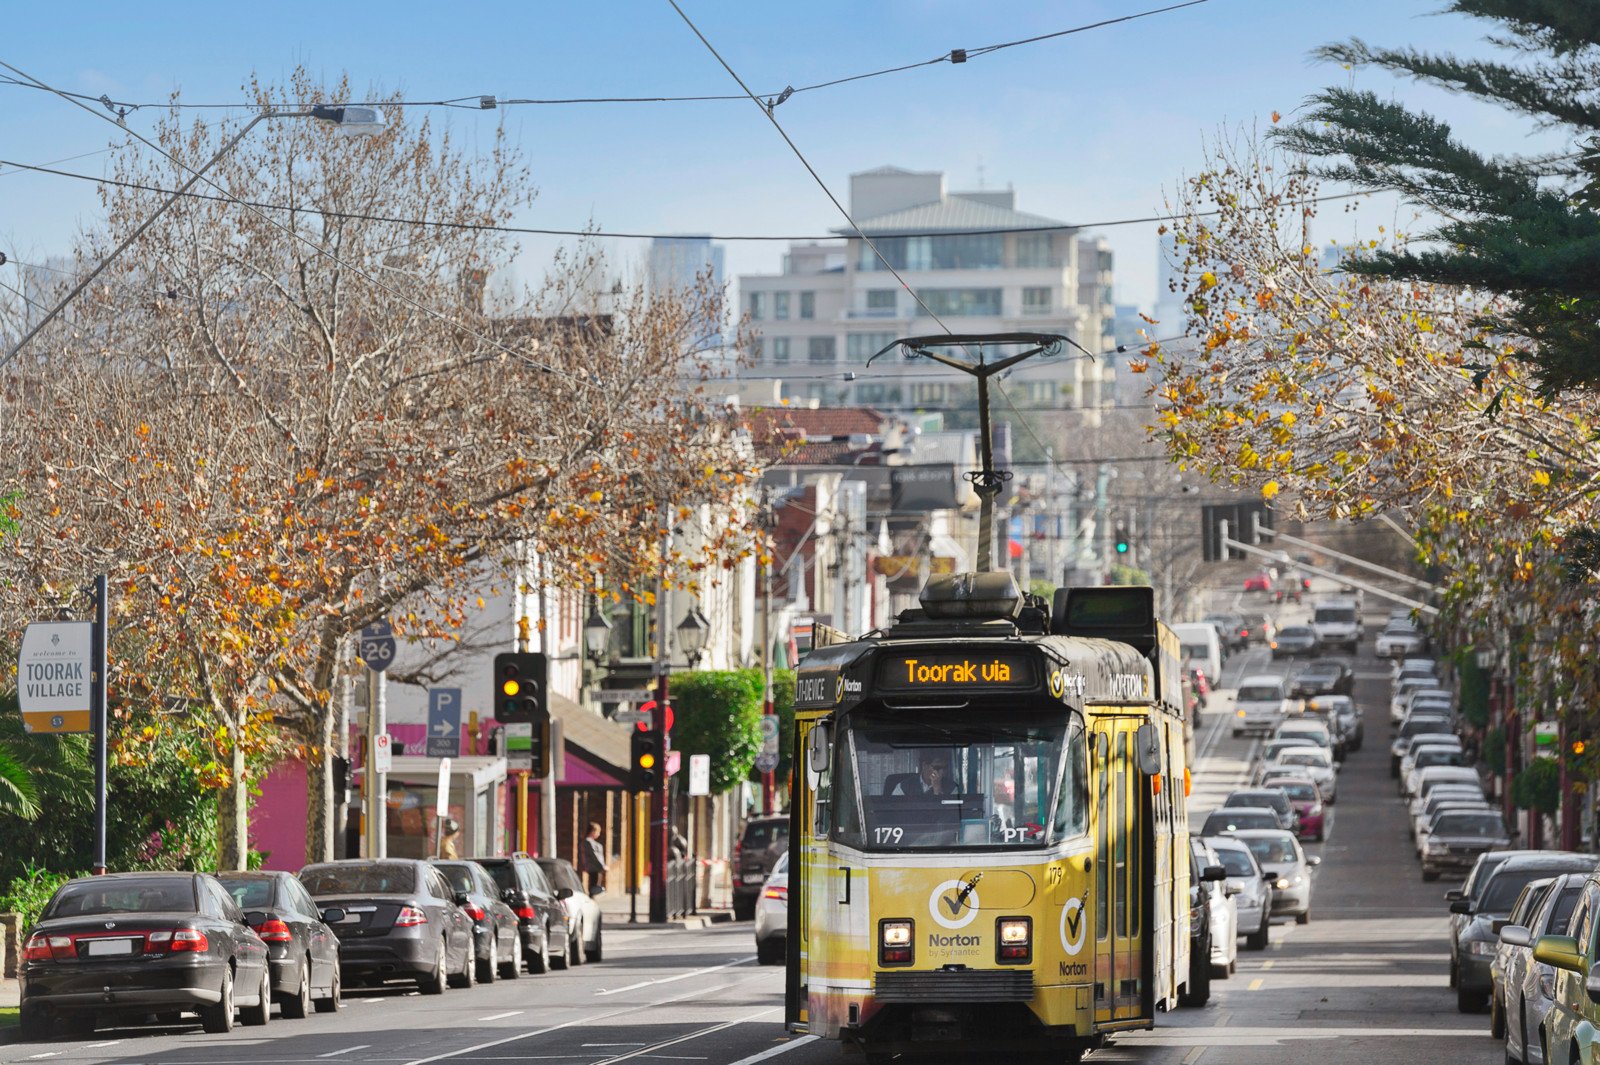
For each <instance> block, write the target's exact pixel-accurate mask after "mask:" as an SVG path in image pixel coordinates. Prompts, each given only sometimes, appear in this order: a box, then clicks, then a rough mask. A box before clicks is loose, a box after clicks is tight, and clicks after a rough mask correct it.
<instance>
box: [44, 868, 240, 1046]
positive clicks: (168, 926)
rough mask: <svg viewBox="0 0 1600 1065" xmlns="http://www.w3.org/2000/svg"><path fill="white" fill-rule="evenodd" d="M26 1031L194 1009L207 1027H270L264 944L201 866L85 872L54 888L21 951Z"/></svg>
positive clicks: (86, 1026) (83, 1026) (93, 1025)
mask: <svg viewBox="0 0 1600 1065" xmlns="http://www.w3.org/2000/svg"><path fill="white" fill-rule="evenodd" d="M17 975H18V977H19V978H20V980H21V990H22V1011H21V1022H22V1035H23V1037H24V1038H28V1039H37V1038H43V1037H45V1036H46V1035H48V1034H49V1031H50V1029H51V1027H52V1026H53V1025H54V1024H56V1023H61V1024H64V1025H66V1026H69V1027H78V1028H81V1029H85V1030H89V1031H92V1030H93V1029H94V1028H96V1027H99V1026H101V1025H107V1024H111V1023H114V1022H115V1021H116V1020H117V1019H118V1018H119V1017H123V1016H143V1015H145V1014H150V1013H168V1012H179V1013H181V1012H185V1011H188V1012H194V1013H198V1014H199V1015H200V1021H201V1023H202V1024H203V1025H204V1026H205V1030H206V1031H208V1032H226V1031H229V1030H231V1029H232V1028H233V1019H234V1011H235V1008H236V1007H240V1006H242V1007H243V1010H242V1019H243V1021H244V1023H245V1024H257V1025H259V1024H266V1023H267V1019H268V1016H269V1014H270V1013H271V1011H272V989H271V977H270V975H269V970H268V966H267V946H266V944H265V943H263V942H261V939H260V937H258V936H257V935H256V934H255V932H253V931H252V930H251V929H250V926H249V925H247V924H246V923H245V920H244V914H243V913H242V912H241V911H240V910H239V908H238V906H236V905H235V904H234V901H233V898H232V897H231V896H230V895H229V894H228V893H227V892H226V891H225V890H223V888H222V885H221V884H219V883H217V881H216V878H214V877H211V876H208V875H206V874H204V873H118V874H114V875H111V876H90V877H79V878H78V879H76V880H69V881H67V882H66V883H65V884H63V885H61V887H60V888H58V889H57V890H56V893H55V894H54V895H52V896H51V897H50V901H49V902H48V903H46V904H45V907H44V910H43V911H42V912H41V913H40V914H39V922H38V923H37V924H36V925H34V926H33V932H32V934H31V935H29V936H28V939H27V942H26V944H25V945H24V946H23V948H22V965H21V967H20V969H19V970H18V973H17Z"/></svg>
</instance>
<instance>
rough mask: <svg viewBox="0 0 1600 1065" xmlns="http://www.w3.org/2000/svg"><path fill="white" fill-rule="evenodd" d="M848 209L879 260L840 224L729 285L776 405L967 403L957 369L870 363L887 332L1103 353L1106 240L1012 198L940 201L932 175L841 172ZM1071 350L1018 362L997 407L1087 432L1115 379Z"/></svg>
mask: <svg viewBox="0 0 1600 1065" xmlns="http://www.w3.org/2000/svg"><path fill="white" fill-rule="evenodd" d="M850 212H851V215H852V217H854V218H855V220H856V222H857V224H858V225H859V226H860V227H861V229H862V231H863V232H864V233H865V234H866V235H867V237H868V238H870V240H871V242H872V245H875V246H876V249H877V250H876V251H874V250H873V247H872V246H869V244H868V243H867V241H866V240H863V239H862V237H861V236H859V235H857V234H856V233H855V232H854V231H853V230H848V229H841V230H839V232H840V233H841V237H842V239H840V240H838V241H826V242H808V243H797V244H792V245H790V247H789V249H788V251H787V253H786V254H785V255H784V257H783V266H782V272H781V273H777V274H746V275H741V276H740V278H739V296H740V305H741V307H742V309H743V310H744V311H745V312H747V313H748V314H749V315H750V317H751V319H752V320H753V323H754V325H755V327H756V328H757V329H758V330H759V331H760V334H761V338H760V343H759V351H758V353H757V361H756V367H755V368H754V369H752V370H751V371H749V373H750V375H751V376H760V377H769V376H770V377H776V378H779V379H781V381H782V396H783V397H784V398H786V399H789V400H792V401H797V402H809V403H820V404H822V405H824V406H838V405H845V404H864V405H872V406H875V407H878V408H880V409H886V410H927V411H945V410H961V409H963V408H971V407H972V406H974V404H975V399H976V393H975V391H974V388H973V385H972V382H971V380H970V378H968V377H966V376H965V375H963V374H961V373H959V372H958V371H952V370H948V369H945V368H943V367H939V366H937V365H934V364H930V363H927V362H925V361H919V360H906V359H903V358H902V357H901V356H900V355H899V353H898V352H897V351H896V352H891V353H889V354H886V355H884V356H882V357H880V358H879V359H877V360H876V361H875V362H873V364H872V365H871V367H870V368H869V367H868V366H867V360H868V359H869V358H870V357H871V356H872V355H873V354H874V353H875V352H877V351H879V350H880V349H882V348H884V347H885V346H886V345H888V344H889V343H891V342H892V341H894V340H895V339H896V338H897V337H903V336H916V335H926V334H935V333H941V332H944V331H945V329H944V328H941V325H940V323H941V322H942V323H943V324H944V326H945V327H948V329H949V330H950V331H953V332H960V333H984V332H1018V331H1030V332H1055V333H1063V334H1065V335H1067V336H1069V337H1071V338H1072V339H1073V340H1075V341H1077V342H1078V343H1079V344H1081V345H1083V347H1085V348H1087V349H1088V350H1089V351H1092V352H1100V351H1104V350H1106V349H1108V348H1110V347H1111V346H1112V345H1113V330H1114V319H1115V311H1114V307H1113V304H1112V253H1111V248H1110V245H1109V244H1108V243H1107V242H1106V241H1105V240H1104V239H1103V238H1100V237H1094V236H1084V235H1082V234H1081V233H1080V232H1079V231H1078V230H1075V229H1073V228H1071V227H1070V226H1069V224H1068V223H1064V222H1060V221H1057V220H1055V219H1052V218H1046V217H1043V216H1041V215H1036V214H1030V213H1028V212H1025V211H1019V210H1018V209H1017V207H1016V194H1015V192H1014V191H1013V190H1011V189H1004V190H997V189H985V190H978V191H974V192H949V191H947V190H946V188H945V175H944V174H943V173H940V172H937V171H911V170H903V169H901V168H899V167H880V168H878V169H876V170H868V171H865V172H862V173H858V174H852V175H851V177H850ZM885 260H887V262H888V264H889V265H892V266H893V267H894V270H895V271H898V272H899V274H900V275H901V276H902V277H904V278H905V280H906V283H907V285H909V286H910V287H911V289H912V290H914V291H915V293H916V297H915V298H914V297H913V296H912V294H911V293H910V292H907V291H906V290H905V288H903V287H902V286H901V284H900V283H899V281H897V280H896V278H895V274H894V272H891V271H890V270H889V269H888V267H887V266H886V265H885ZM919 301H920V302H919ZM935 316H937V320H935ZM1079 354H1080V353H1079V352H1077V351H1076V350H1073V349H1069V350H1067V351H1064V352H1063V353H1062V354H1061V355H1060V356H1057V357H1054V358H1049V359H1045V358H1036V359H1034V360H1032V361H1031V362H1029V363H1025V364H1023V365H1022V366H1021V367H1019V368H1018V370H1017V371H1015V372H1014V373H1013V374H1012V376H1011V377H1010V378H1009V379H1008V380H1007V381H1006V382H1005V384H1004V386H1003V387H1004V388H1005V390H1006V394H1007V398H1009V400H1010V402H1011V403H1014V404H1015V405H1016V406H1018V407H1019V408H1024V409H1032V410H1036V411H1041V412H1046V411H1065V410H1075V411H1083V412H1084V414H1083V417H1082V419H1081V421H1080V424H1084V423H1087V424H1090V425H1093V424H1096V423H1097V421H1098V418H1097V413H1096V412H1097V411H1098V409H1099V408H1100V407H1102V406H1103V405H1105V404H1108V403H1110V402H1111V401H1112V386H1113V378H1112V374H1111V373H1110V370H1109V366H1108V365H1106V364H1105V363H1104V362H1103V361H1102V362H1091V361H1089V360H1087V359H1084V358H1081V357H1079ZM995 402H996V404H997V405H999V404H1001V402H1002V400H1001V399H1000V398H998V397H997V398H996V400H995Z"/></svg>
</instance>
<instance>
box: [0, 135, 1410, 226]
mask: <svg viewBox="0 0 1600 1065" xmlns="http://www.w3.org/2000/svg"><path fill="white" fill-rule="evenodd" d="M108 150H109V149H108ZM90 154H95V153H90ZM58 161H60V160H58ZM7 166H9V167H12V168H14V169H15V170H29V171H33V172H35V173H40V174H50V175H52V176H55V177H64V178H72V179H73V180H75V181H87V182H90V183H92V184H96V185H111V186H114V187H116V188H123V189H133V190H135V191H136V192H160V193H163V194H165V195H168V196H170V195H172V193H173V191H174V190H172V189H169V188H165V187H163V186H161V185H146V184H144V183H142V182H138V181H123V180H121V179H118V178H106V177H95V176H94V175H93V174H80V173H78V172H76V171H73V170H58V169H56V168H54V167H52V166H50V165H49V164H47V163H19V162H16V161H15V160H12V159H0V167H7ZM5 176H7V175H6V173H4V172H0V177H5ZM1386 191H1390V190H1379V191H1370V190H1362V191H1359V192H1336V193H1330V194H1329V195H1327V196H1317V197H1314V198H1312V199H1310V200H1302V201H1299V202H1301V203H1327V202H1330V201H1333V200H1353V199H1359V198H1361V197H1366V196H1378V195H1382V194H1383V192H1386ZM183 198H184V199H190V200H212V201H217V202H222V203H237V204H240V205H241V206H247V207H260V208H263V209H265V210H271V211H287V210H290V209H291V208H289V207H287V206H285V205H283V204H278V203H271V202H268V201H266V200H246V199H242V198H240V197H237V196H218V195H214V194H212V193H207V192H186V193H184V194H183ZM298 210H302V211H303V210H306V208H298ZM317 213H318V214H321V215H323V216H325V217H328V218H345V219H349V220H351V221H356V222H386V223H389V224H392V225H405V226H432V227H435V228H438V229H464V230H470V231H472V232H481V233H521V234H528V235H531V236H540V237H595V238H605V239H609V240H663V239H668V238H672V237H682V236H683V233H682V232H677V231H675V232H672V233H640V232H631V231H626V232H609V231H607V230H603V229H551V228H541V227H537V226H507V225H496V224H493V223H488V222H446V221H435V220H432V219H427V218H400V217H397V216H395V215H381V214H370V213H366V212H362V211H321V210H319V211H318V212H317ZM1221 213H1222V212H1221V211H1220V210H1219V211H1196V212H1194V213H1193V214H1192V215H1189V214H1184V215H1174V214H1153V215H1144V216H1142V217H1138V218H1112V219H1106V220H1104V221H1098V222H1071V223H1063V224H1061V225H1055V226H997V227H993V228H989V229H940V230H928V231H926V232H907V233H896V234H895V236H897V237H992V236H1005V235H1006V234H1011V233H1068V232H1074V231H1077V230H1082V229H1109V228H1111V227H1113V226H1136V225H1147V224H1149V223H1152V222H1177V221H1181V220H1182V219H1184V218H1190V217H1192V218H1212V217H1215V216H1216V215H1219V214H1221ZM705 239H706V240H720V241H724V242H726V243H734V242H736V241H803V240H840V239H842V235H841V234H839V233H798V234H782V233H775V234H751V233H744V234H715V233H713V234H708V235H706V237H705Z"/></svg>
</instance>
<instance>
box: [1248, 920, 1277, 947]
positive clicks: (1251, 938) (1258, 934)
mask: <svg viewBox="0 0 1600 1065" xmlns="http://www.w3.org/2000/svg"><path fill="white" fill-rule="evenodd" d="M1271 927H1272V920H1271V918H1269V917H1268V916H1267V915H1266V914H1265V913H1263V914H1262V915H1261V927H1260V928H1258V929H1256V930H1255V931H1254V932H1251V933H1250V934H1249V935H1247V936H1245V937H1244V945H1245V947H1246V949H1249V950H1266V949H1267V933H1268V930H1269V929H1270V928H1271Z"/></svg>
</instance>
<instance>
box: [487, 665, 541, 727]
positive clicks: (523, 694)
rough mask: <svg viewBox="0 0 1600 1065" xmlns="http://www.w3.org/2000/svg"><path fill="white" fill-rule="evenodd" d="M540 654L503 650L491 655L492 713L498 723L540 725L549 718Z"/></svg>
mask: <svg viewBox="0 0 1600 1065" xmlns="http://www.w3.org/2000/svg"><path fill="white" fill-rule="evenodd" d="M548 672H549V666H548V662H547V660H546V659H545V656H544V655H542V654H535V653H532V652H528V651H507V652H504V653H502V654H497V655H495V656H494V716H495V719H496V720H497V721H499V722H500V723H501V724H510V723H513V722H515V723H530V724H535V725H538V724H542V723H544V722H547V721H549V720H550V704H549V702H548V701H547V698H546V690H547V689H546V685H545V680H546V677H547V676H548Z"/></svg>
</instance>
